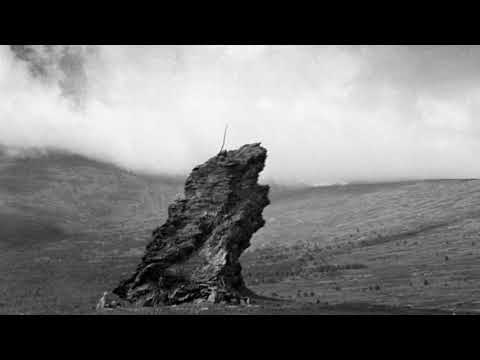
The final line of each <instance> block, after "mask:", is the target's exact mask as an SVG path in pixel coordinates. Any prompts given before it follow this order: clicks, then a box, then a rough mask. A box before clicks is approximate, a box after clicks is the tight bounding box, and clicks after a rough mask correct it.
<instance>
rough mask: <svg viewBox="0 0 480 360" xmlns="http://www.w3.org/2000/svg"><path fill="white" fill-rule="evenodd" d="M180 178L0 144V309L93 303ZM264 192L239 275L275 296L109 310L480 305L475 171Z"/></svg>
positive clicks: (89, 308) (137, 246)
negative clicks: (462, 176) (28, 153)
mask: <svg viewBox="0 0 480 360" xmlns="http://www.w3.org/2000/svg"><path fill="white" fill-rule="evenodd" d="M183 181H184V179H183V178H173V177H166V176H165V177H160V176H158V177H154V176H147V175H141V174H134V173H130V172H127V171H124V170H121V169H118V168H116V167H114V166H111V165H107V164H104V163H100V162H96V161H92V160H88V159H85V158H83V157H79V156H74V155H65V154H51V155H48V156H43V157H39V158H25V159H19V158H15V159H14V158H10V157H7V156H4V155H0V313H2V314H44V313H48V314H86V313H89V314H92V313H96V312H95V304H96V302H97V300H98V299H99V297H100V296H101V294H102V293H103V291H105V290H110V289H112V288H113V287H114V286H116V285H117V283H118V281H119V279H121V278H122V277H124V276H125V275H126V274H129V273H131V272H132V270H133V269H134V267H135V266H136V264H137V263H138V261H139V259H140V257H141V256H142V254H143V250H144V247H145V245H146V243H147V242H148V240H149V237H150V233H151V231H152V230H153V229H154V228H155V227H156V226H158V225H160V224H161V223H162V222H163V221H164V220H165V215H166V209H167V206H168V204H169V203H170V201H171V200H172V199H173V198H175V196H176V195H177V194H178V193H179V192H181V191H182V188H183ZM270 198H271V200H272V203H271V205H270V206H268V207H267V208H266V209H265V211H264V218H265V220H266V225H265V227H263V228H262V229H260V230H259V231H258V232H257V233H256V234H255V235H254V236H253V238H252V241H251V247H250V248H249V249H248V250H247V251H246V252H245V254H244V255H243V256H242V258H241V261H242V264H243V274H244V278H245V280H246V282H247V285H248V286H249V287H250V288H251V289H252V290H254V291H255V292H257V293H258V294H259V295H263V296H266V297H269V298H274V299H280V300H281V301H270V302H268V301H267V302H263V303H259V304H252V305H250V306H246V307H231V306H227V305H215V306H203V305H198V306H193V307H189V306H179V307H168V308H167V307H166V308H162V309H144V310H139V311H137V312H133V311H128V310H115V311H113V313H122V314H130V313H142V314H176V313H205V314H210V313H214V314H223V313H232V314H236V313H239V314H257V313H262V314H276V313H282V314H285V313H291V314H339V313H340V314H358V313H362V314H365V313H366V314H368V313H375V314H388V313H396V314H407V313H408V314H410V313H415V314H416V313H465V312H467V313H476V312H478V311H479V310H480V262H479V261H478V260H479V258H480V235H479V230H480V180H435V181H433V180H432V181H408V182H397V183H384V184H351V185H344V186H340V185H339V186H325V187H316V188H305V189H294V190H288V189H284V188H279V187H273V188H272V191H271V194H270ZM105 313H107V314H109V313H112V312H111V311H110V312H109V311H106V312H105Z"/></svg>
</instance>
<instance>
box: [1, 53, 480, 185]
mask: <svg viewBox="0 0 480 360" xmlns="http://www.w3.org/2000/svg"><path fill="white" fill-rule="evenodd" d="M479 54H480V53H479V48H478V47H477V46H464V47H458V46H432V47H427V46H88V45H85V46H83V45H82V46H79V45H45V46H41V45H12V46H10V47H8V46H3V47H1V48H0V75H1V77H0V78H1V80H0V115H1V116H0V143H1V144H4V145H8V146H13V147H17V148H18V149H28V148H31V147H36V148H42V149H51V148H53V149H61V150H66V151H69V152H71V153H76V154H82V155H83V156H86V157H89V158H95V159H98V160H102V161H106V162H110V163H113V164H116V165H118V166H121V167H122V168H125V169H129V170H133V171H136V172H144V173H150V174H168V175H180V176H186V175H187V174H188V172H189V171H190V169H191V168H193V167H194V166H195V165H196V164H198V163H201V162H203V161H204V160H205V159H207V158H209V157H211V156H213V155H214V154H215V153H216V152H218V150H219V147H220V144H221V139H222V134H223V129H224V126H225V124H227V123H228V125H229V130H228V134H227V148H237V147H239V146H241V145H243V144H245V143H252V142H257V141H260V142H262V144H263V145H264V146H265V147H266V148H267V149H268V150H269V158H268V164H267V167H266V169H265V174H264V175H263V177H262V179H264V180H265V181H266V182H267V181H268V182H272V181H273V182H277V183H280V184H289V185H291V184H309V185H314V184H335V183H342V182H343V183H350V182H352V181H362V182H365V181H369V182H378V181H396V180H400V179H401V180H409V179H410V180H412V179H427V178H429V179H438V178H472V177H478V176H479V173H480V168H479V166H480V165H477V163H478V162H477V161H475V160H476V158H475V156H476V154H477V153H478V152H479V150H480V148H479V144H480V142H479V141H478V140H479V134H480V132H479V129H478V126H477V122H476V121H475V117H476V115H477V113H478V104H479V103H480V102H479V101H478V91H477V90H476V85H475V84H476V81H477V80H478V78H479V72H478V70H477V67H476V60H477V59H478V57H479Z"/></svg>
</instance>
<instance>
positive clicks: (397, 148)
mask: <svg viewBox="0 0 480 360" xmlns="http://www.w3.org/2000/svg"><path fill="white" fill-rule="evenodd" d="M479 116H480V46H479V45H448V44H432V45H428V44H416V45H408V44H398V45H386V44H385V45H383V44H382V45H381V44H377V45H373V44H372V45H360V44H355V45H348V44H343V45H327V44H325V45H300V44H298V45H286V44H285V45H281V44H276V45H268V44H234V45H227V44H219V45H215V44H191V45H172V44H170V45H38V44H37V45H1V46H0V315H101V316H114V315H115V316H117V315H136V316H140V315H141V316H152V317H153V316H164V315H188V316H196V315H221V316H230V315H269V316H276V315H280V316H283V315H358V316H360V315H449V316H450V315H471V316H474V315H476V314H480V161H479V160H478V158H479V156H478V154H480V122H479V120H478V117H479ZM122 318H123V317H122Z"/></svg>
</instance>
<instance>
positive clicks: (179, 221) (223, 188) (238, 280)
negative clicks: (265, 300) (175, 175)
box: [113, 143, 270, 306]
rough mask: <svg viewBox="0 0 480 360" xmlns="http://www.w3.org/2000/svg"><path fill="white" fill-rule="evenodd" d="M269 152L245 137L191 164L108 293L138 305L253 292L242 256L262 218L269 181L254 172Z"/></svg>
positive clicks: (244, 295) (242, 296) (226, 298)
mask: <svg viewBox="0 0 480 360" xmlns="http://www.w3.org/2000/svg"><path fill="white" fill-rule="evenodd" d="M266 155H267V151H266V149H265V148H263V147H261V146H260V144H259V143H256V144H248V145H244V146H242V147H241V148H239V149H238V150H233V151H223V152H221V153H219V154H218V155H217V156H215V157H213V158H211V159H210V160H208V161H207V162H206V163H204V164H202V165H200V166H197V167H195V168H194V169H193V170H192V173H191V174H190V176H189V177H188V178H187V180H186V183H185V195H184V197H183V198H180V199H177V200H176V201H175V202H174V203H173V204H171V205H170V206H169V208H168V219H167V221H166V222H165V223H164V224H163V225H162V226H160V227H159V228H157V229H155V230H154V231H153V235H152V237H153V238H152V240H151V242H150V243H149V244H148V245H147V247H146V253H145V255H144V256H143V258H142V261H141V263H140V264H139V266H138V267H137V269H136V271H135V273H134V274H133V275H132V276H131V277H130V278H129V279H126V280H124V281H122V282H121V283H120V285H119V286H118V287H117V288H115V289H114V290H113V293H114V294H116V295H117V296H118V297H120V298H121V299H122V300H124V301H127V302H128V303H132V304H136V305H139V306H153V305H157V304H179V303H183V302H189V301H194V300H197V299H203V300H209V301H212V302H221V301H226V302H239V301H241V300H242V299H245V298H248V297H250V296H251V295H253V294H252V293H251V292H250V291H249V290H248V289H247V288H246V286H245V283H244V281H243V278H242V274H241V270H242V268H241V265H240V262H239V257H240V255H241V254H242V252H243V251H244V250H245V249H246V248H247V247H248V246H249V245H250V238H251V237H252V235H253V233H255V232H256V231H257V230H258V229H260V228H261V227H262V226H263V225H264V224H265V221H264V219H263V217H262V211H263V209H264V208H265V207H266V206H267V205H268V204H269V203H270V202H269V199H268V191H269V187H268V185H259V184H258V176H259V173H260V172H261V171H262V170H263V168H264V166H265V159H266Z"/></svg>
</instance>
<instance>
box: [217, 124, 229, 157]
mask: <svg viewBox="0 0 480 360" xmlns="http://www.w3.org/2000/svg"><path fill="white" fill-rule="evenodd" d="M227 129H228V124H226V125H225V131H224V132H223V142H222V147H221V148H220V151H219V152H218V153H219V154H220V153H221V152H222V150H223V147H224V145H225V138H226V137H227Z"/></svg>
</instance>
